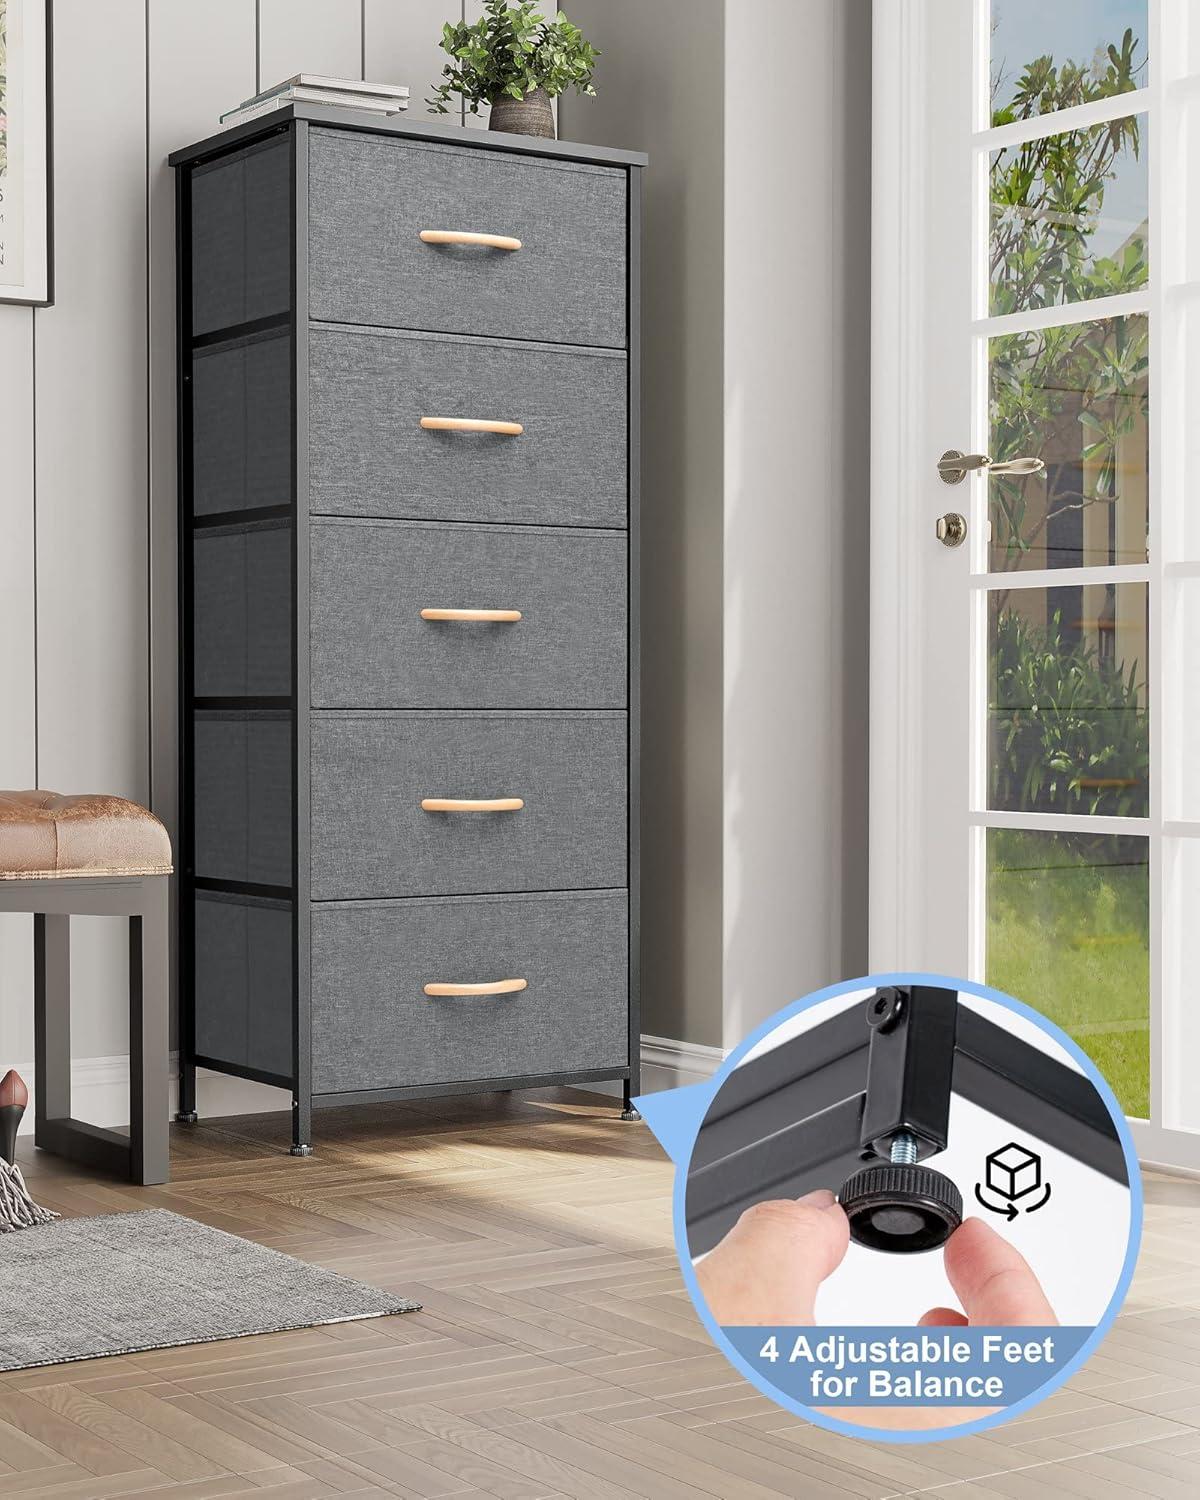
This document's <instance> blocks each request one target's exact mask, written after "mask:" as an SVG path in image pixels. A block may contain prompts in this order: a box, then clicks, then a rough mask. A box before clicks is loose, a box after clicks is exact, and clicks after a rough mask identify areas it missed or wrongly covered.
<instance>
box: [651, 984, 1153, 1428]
mask: <svg viewBox="0 0 1200 1500" xmlns="http://www.w3.org/2000/svg"><path fill="white" fill-rule="evenodd" d="M676 1228H677V1234H678V1235H679V1238H680V1241H681V1243H680V1254H681V1258H682V1259H683V1262H684V1271H685V1277H686V1279H687V1280H688V1284H689V1290H690V1291H691V1293H692V1295H693V1298H694V1299H695V1300H696V1301H697V1304H698V1306H699V1307H700V1309H701V1312H702V1313H703V1314H704V1315H705V1316H706V1320H707V1322H708V1324H709V1327H710V1330H712V1331H713V1333H714V1336H715V1337H716V1338H717V1341H718V1343H719V1344H720V1346H721V1347H722V1348H723V1350H724V1352H725V1353H726V1354H727V1356H728V1357H729V1358H730V1359H731V1360H732V1361H733V1362H734V1363H735V1364H736V1365H737V1366H738V1368H739V1369H741V1370H742V1371H743V1373H745V1374H746V1375H748V1376H749V1377H750V1378H751V1379H752V1380H753V1381H754V1382H755V1384H757V1385H758V1386H759V1387H760V1389H762V1390H763V1391H765V1392H766V1393H767V1394H768V1395H770V1396H772V1397H773V1398H774V1399H775V1400H777V1401H779V1402H780V1403H781V1404H783V1405H786V1406H789V1407H791V1408H792V1409H793V1410H797V1411H800V1412H802V1413H803V1414H805V1415H808V1416H811V1417H813V1418H814V1419H815V1420H817V1421H821V1422H824V1423H825V1424H826V1425H829V1426H832V1427H835V1428H837V1429H838V1430H843V1431H857V1432H862V1433H866V1432H881V1431H886V1432H887V1433H888V1435H889V1437H893V1438H896V1437H900V1436H901V1435H902V1434H906V1435H907V1436H908V1439H909V1440H911V1441H920V1440H928V1439H931V1438H933V1437H937V1436H946V1435H948V1432H949V1431H953V1432H954V1433H955V1434H956V1435H961V1434H962V1432H963V1431H964V1424H971V1425H972V1428H973V1429H978V1428H982V1427H984V1426H990V1425H993V1424H994V1423H996V1422H999V1421H1003V1420H1005V1419H1006V1418H1007V1417H1010V1416H1012V1415H1014V1414H1015V1413H1016V1412H1018V1411H1021V1410H1025V1409H1027V1408H1028V1407H1029V1406H1030V1405H1032V1404H1033V1403H1034V1402H1036V1401H1038V1400H1041V1399H1044V1397H1045V1396H1047V1395H1048V1394H1049V1393H1050V1392H1051V1391H1052V1390H1054V1389H1055V1388H1056V1387H1057V1386H1058V1385H1060V1384H1061V1383H1062V1382H1063V1381H1064V1380H1065V1379H1066V1378H1067V1377H1068V1376H1069V1375H1070V1373H1071V1372H1072V1371H1073V1370H1074V1369H1076V1368H1078V1366H1079V1365H1080V1364H1081V1363H1082V1361H1083V1360H1084V1359H1086V1358H1087V1356H1088V1354H1089V1353H1090V1352H1091V1351H1092V1349H1093V1348H1094V1347H1095V1346H1096V1344H1097V1343H1098V1342H1099V1340H1100V1338H1101V1337H1102V1336H1103V1334H1104V1332H1105V1331H1106V1330H1107V1327H1108V1325H1109V1324H1110V1323H1111V1321H1112V1320H1113V1318H1114V1317H1115V1316H1116V1313H1117V1311H1118V1310H1119V1307H1120V1304H1121V1301H1122V1300H1123V1298H1124V1295H1125V1292H1126V1289H1127V1286H1128V1283H1129V1279H1130V1277H1131V1275H1132V1271H1133V1265H1134V1261H1135V1259H1136V1253H1137V1246H1138V1238H1139V1234H1140V1228H1141V1183H1140V1178H1139V1176H1138V1169H1137V1163H1136V1158H1135V1155H1134V1152H1133V1147H1132V1142H1131V1140H1130V1138H1129V1132H1128V1128H1127V1126H1126V1124H1125V1120H1124V1117H1123V1115H1122V1114H1121V1112H1120V1109H1119V1107H1118V1106H1117V1103H1116V1101H1115V1099H1114V1098H1113V1096H1112V1093H1111V1091H1110V1090H1109V1088H1108V1086H1107V1084H1106V1083H1105V1082H1104V1081H1103V1079H1102V1078H1101V1077H1100V1075H1099V1073H1098V1072H1097V1071H1096V1069H1095V1068H1094V1067H1093V1065H1092V1064H1091V1063H1090V1062H1089V1061H1088V1059H1087V1058H1086V1057H1085V1056H1084V1054H1083V1053H1082V1052H1081V1051H1080V1050H1079V1049H1078V1047H1076V1046H1075V1044H1074V1043H1073V1042H1072V1041H1070V1039H1069V1038H1068V1037H1067V1036H1065V1034H1064V1033H1062V1032H1061V1031H1059V1029H1058V1028H1057V1027H1056V1026H1054V1025H1053V1024H1052V1023H1050V1022H1049V1021H1047V1020H1045V1018H1044V1017H1041V1016H1039V1015H1038V1014H1037V1013H1036V1012H1035V1011H1033V1010H1031V1009H1030V1008H1029V1007H1027V1006H1025V1005H1022V1004H1021V1003H1020V1002H1018V1001H1016V1000H1012V999H1010V998H1008V997H1006V996H1003V995H1000V994H998V993H997V992H995V991H991V990H988V989H985V988H984V987H983V986H979V985H973V984H968V983H966V982H960V981H951V980H945V979H940V978H937V977H935V976H899V975H892V976H882V977H880V978H879V979H878V980H874V981H872V980H868V981H861V982H858V983H856V984H855V985H854V986H849V985H847V986H839V987H837V988H836V989H835V990H833V991H824V992H822V994H821V995H820V996H816V997H813V998H812V999H811V1000H809V1001H800V1002H798V1004H797V1005H795V1006H793V1007H791V1008H790V1009H789V1010H787V1011H783V1012H781V1013H780V1014H779V1016H778V1017H776V1018H775V1019H774V1021H773V1022H768V1023H767V1025H766V1026H765V1027H763V1028H761V1029H760V1031H759V1032H758V1033H756V1035H755V1037H753V1038H751V1039H750V1042H749V1043H747V1044H745V1045H744V1046H743V1047H742V1048H741V1049H739V1050H738V1051H736V1052H735V1053H734V1054H733V1056H732V1057H731V1058H730V1059H729V1060H728V1061H727V1062H726V1064H725V1065H724V1067H723V1068H722V1070H721V1072H720V1073H719V1074H718V1075H717V1079H716V1088H715V1092H714V1093H713V1094H712V1098H711V1102H710V1104H709V1106H708V1109H707V1111H706V1113H705V1115H704V1117H703V1120H702V1122H701V1124H700V1128H699V1130H698V1132H697V1134H696V1138H695V1143H694V1146H693V1148H692V1153H691V1159H690V1161H689V1163H688V1165H687V1170H686V1173H684V1172H681V1173H680V1179H679V1182H678V1184H677V1202H676Z"/></svg>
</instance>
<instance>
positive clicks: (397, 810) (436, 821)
mask: <svg viewBox="0 0 1200 1500" xmlns="http://www.w3.org/2000/svg"><path fill="white" fill-rule="evenodd" d="M626 743H627V723H626V717H625V715H624V714H623V713H609V714H605V713H563V714H476V715H471V714H466V713H427V714H420V713H413V714H408V713H382V712H377V713H350V712H345V713H343V712H329V711H321V712H314V714H313V716H312V761H311V773H312V894H313V897H314V899H315V900H318V901H337V900H351V899H354V898H357V897H372V896H420V895H452V894H471V893H474V892H477V891H545V890H582V889H586V888H589V887H597V886H622V885H624V884H625V883H626V877H627V863H626ZM426 797H464V798H493V797H521V798H524V800H525V806H524V807H523V808H522V809H521V810H520V811H519V812H497V813H441V812H437V813H431V812H425V811H423V810H422V807H421V801H422V799H423V798H426Z"/></svg>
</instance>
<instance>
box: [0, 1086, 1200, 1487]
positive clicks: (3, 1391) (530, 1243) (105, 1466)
mask: <svg viewBox="0 0 1200 1500" xmlns="http://www.w3.org/2000/svg"><path fill="white" fill-rule="evenodd" d="M318 1123H319V1130H318V1143H319V1144H318V1153H319V1154H318V1155H317V1156H315V1157H314V1158H313V1159H311V1160H309V1161H297V1160H293V1159H292V1158H290V1157H288V1156H287V1155H285V1154H281V1148H282V1146H283V1145H284V1143H285V1140H286V1126H287V1122H286V1120H284V1119H283V1117H282V1116H255V1117H248V1118H243V1119H237V1120H223V1121H220V1122H214V1123H211V1124H202V1125H200V1126H199V1127H196V1128H194V1129H193V1130H190V1131H189V1130H186V1129H177V1130H176V1133H175V1139H174V1142H173V1170H174V1181H173V1182H172V1183H171V1185H170V1186H168V1187H163V1188H154V1189H148V1190H135V1189H131V1188H122V1187H120V1186H117V1185H114V1184H112V1183H110V1182H107V1181H104V1180H101V1179H100V1178H98V1177H94V1176H89V1175H88V1174H86V1173H82V1172H79V1171H76V1170H75V1169H71V1168H67V1167H65V1166H64V1165H63V1164H61V1163H56V1162H53V1161H51V1160H48V1159H45V1158H42V1157H38V1158H37V1159H35V1157H34V1153H33V1152H32V1150H31V1149H29V1148H26V1149H25V1150H24V1152H23V1162H24V1165H25V1167H26V1171H27V1175H28V1177H29V1180H30V1184H31V1186H32V1187H33V1189H34V1191H35V1193H36V1194H37V1196H39V1197H40V1198H41V1199H42V1200H43V1201H45V1202H47V1203H49V1204H51V1205H52V1206H54V1207H56V1208H59V1209H61V1210H62V1211H63V1212H64V1213H67V1214H90V1213H106V1212H112V1211H114V1210H120V1209H123V1208H134V1207H146V1206H153V1205H161V1206H163V1207H169V1208H172V1209H174V1210H176V1211H177V1212H179V1213H182V1214H188V1215H191V1216H193V1217H194V1218H197V1219H202V1220H204V1221H205V1222H207V1223H209V1224H215V1225H218V1226H220V1227H221V1228H224V1229H228V1230H231V1231H232V1232H234V1233H236V1234H242V1235H246V1236H249V1237H250V1238H251V1239H256V1240H260V1241H261V1242H262V1243H263V1244H267V1245H273V1246H275V1247H276V1248H278V1249H280V1250H286V1251H289V1252H291V1253H293V1254H295V1255H299V1256H302V1257H304V1258H306V1259H309V1260H313V1261H318V1262H321V1263H322V1264H324V1265H328V1266H332V1267H334V1268H335V1269H337V1270H340V1271H344V1272H346V1273H347V1274H349V1275H352V1276H359V1277H362V1278H363V1279H365V1280H368V1281H373V1282H375V1283H376V1284H378V1285H380V1286H387V1287H394V1288H396V1289H397V1290H400V1291H403V1292H407V1293H409V1294H411V1295H413V1296H415V1297H417V1298H419V1299H420V1300H421V1301H422V1302H423V1303H424V1309H425V1310H424V1311H423V1312H420V1313H413V1314H409V1315H407V1316H405V1317H400V1318H391V1319H384V1320H379V1321H375V1322H366V1323H351V1324H345V1325H342V1326H340V1327H335V1328H327V1329H313V1330H306V1331H303V1332H298V1333H284V1334H269V1335H263V1336H260V1337H257V1338H251V1339H240V1340H233V1341H229V1342H226V1343H221V1344H211V1345H200V1346H196V1347H192V1348H187V1349H172V1350H166V1351H162V1352H159V1353H153V1354H139V1355H131V1356H125V1357H122V1358H114V1359H106V1360H97V1361H91V1362H88V1363H84V1364H76V1365H65V1366H58V1367H51V1368H46V1369H41V1370H35V1371H26V1372H23V1373H19V1374H12V1375H7V1376H0V1495H10V1494H11V1495H22V1496H28V1497H40V1496H51V1495H54V1496H74V1497H78V1500H84V1497H87V1500H92V1497H95V1500H101V1497H105V1496H125V1495H141V1494H156V1495H169V1496H176V1497H183V1496H189V1497H196V1500H198V1497H201V1496H234V1495H241V1496H250V1495H253V1496H261V1497H262V1500H302V1497H308V1496H335V1495H346V1496H365V1495H399V1496H420V1497H434V1496H447V1497H450V1496H453V1497H457V1500H471V1497H476V1496H497V1497H500V1500H535V1497H553V1496H572V1497H577V1500H600V1497H624V1496H645V1497H649V1500H659V1497H664V1500H682V1497H684V1496H701V1497H714V1496H715V1497H718V1500H742V1497H745V1500H768V1497H772V1500H774V1497H779V1496H786V1497H804V1500H807V1497H809V1496H812V1497H842V1496H864V1497H871V1496H876V1497H884V1496H895V1495H909V1494H917V1493H920V1494H925V1493H928V1492H930V1491H935V1492H937V1493H938V1494H943V1493H944V1494H945V1495H946V1496H947V1497H948V1500H959V1497H962V1500H966V1497H968V1496H970V1497H992V1496H1008V1497H1016V1500H1026V1497H1042V1496H1046V1495H1053V1494H1063V1495H1066V1496H1082V1497H1097V1500H1101V1497H1103V1500H1124V1497H1127V1496H1131V1495H1135V1496H1141V1495H1147V1496H1156V1497H1162V1500H1171V1497H1178V1500H1194V1497H1195V1496H1196V1495H1197V1494H1200V1248H1198V1243H1200V1240H1198V1237H1200V1184H1192V1183H1183V1182H1178V1181H1175V1180H1171V1179H1166V1178H1155V1179H1152V1180H1151V1181H1150V1182H1149V1184H1148V1198H1149V1199H1150V1206H1149V1210H1148V1214H1147V1229H1146V1238H1145V1245H1144V1249H1143V1254H1142V1261H1141V1267H1140V1271H1139V1277H1138V1282H1137V1286H1136V1289H1135V1293H1134V1295H1133V1297H1132V1298H1131V1300H1130V1302H1129V1304H1128V1310H1127V1312H1126V1315H1125V1316H1124V1317H1123V1318H1122V1320H1121V1322H1120V1324H1119V1326H1118V1328H1117V1330H1116V1331H1115V1332H1114V1333H1113V1335H1112V1336H1111V1337H1110V1339H1109V1340H1108V1342H1107V1343H1106V1345H1105V1346H1104V1348H1103V1350H1102V1351H1101V1353H1100V1354H1099V1356H1098V1357H1096V1358H1095V1359H1093V1360H1092V1361H1091V1363H1090V1364H1089V1365H1088V1367H1087V1368H1086V1370H1085V1371H1084V1372H1082V1374H1081V1375H1080V1377H1079V1378H1078V1379H1077V1380H1076V1381H1075V1382H1074V1383H1073V1385H1072V1386H1071V1388H1070V1389H1069V1390H1065V1391H1063V1392H1060V1393H1059V1394H1058V1395H1056V1396H1054V1397H1051V1398H1050V1400H1049V1401H1047V1402H1046V1403H1044V1404H1043V1405H1042V1406H1040V1407H1039V1408H1038V1409H1037V1410H1036V1412H1034V1413H1033V1414H1032V1415H1030V1416H1028V1417H1026V1418H1025V1419H1023V1420H1020V1421H1017V1422H1014V1423H1011V1424H1009V1425H1008V1426H1005V1427H1002V1428H1000V1429H998V1430H996V1431H994V1432H992V1433H989V1434H987V1435H986V1436H983V1437H974V1438H964V1439H961V1440H958V1441H955V1442H950V1443H942V1444H937V1445H935V1446H932V1447H923V1448H913V1447H907V1448H906V1447H902V1446H899V1445H894V1444H893V1445H888V1444H871V1443H864V1442H860V1441H855V1440H853V1439H846V1438H841V1437H837V1436H834V1435H831V1434H829V1433H826V1432H824V1431H822V1430H821V1429H820V1428H817V1427H813V1426H811V1425H809V1424H807V1423H805V1422H802V1421H799V1420H798V1419H796V1418H795V1417H793V1416H791V1415H790V1414H789V1413H787V1412H784V1411H781V1410H780V1409H778V1408H777V1407H775V1406H774V1405H772V1403H770V1402H769V1401H766V1400H765V1399H763V1398H762V1397H760V1396H758V1395H757V1394H756V1393H755V1392H754V1391H753V1390H752V1389H751V1388H750V1387H749V1386H747V1385H746V1384H745V1383H744V1382H743V1381H742V1380H741V1379H740V1377H738V1376H737V1375H736V1374H735V1373H734V1372H733V1371H732V1370H731V1369H730V1368H729V1366H728V1365H726V1363H725V1361H724V1360H723V1359H722V1357H721V1356H720V1355H719V1354H717V1353H716V1352H715V1351H714V1350H713V1349H712V1347H711V1346H710V1344H709V1342H708V1340H707V1338H706V1336H705V1334H704V1332H703V1330H702V1329H701V1327H700V1325H699V1323H698V1322H697V1320H696V1318H695V1317H694V1315H693V1313H692V1310H691V1306H690V1304H689V1302H688V1300H687V1297H686V1294H685V1293H684V1292H683V1290H682V1287H681V1283H680V1279H679V1275H678V1271H677V1269H676V1265H675V1259H674V1252H673V1250H672V1246H671V1233H670V1211H669V1197H670V1187H671V1170H670V1168H669V1167H668V1165H667V1164H666V1162H665V1160H664V1158H663V1156H662V1154H661V1152H660V1151H659V1149H658V1147H657V1146H656V1144H655V1143H654V1141H653V1139H652V1138H651V1136H650V1134H649V1132H648V1131H647V1130H646V1129H645V1127H643V1126H638V1125H623V1124H622V1123H621V1122H620V1121H619V1120H618V1119H617V1118H616V1115H615V1111H614V1110H613V1108H612V1105H611V1102H609V1101H603V1102H601V1101H598V1100H593V1099H589V1098H588V1097H587V1096H584V1095H580V1094H571V1093H566V1092H564V1093H561V1094H555V1093H552V1092H543V1093H539V1094H530V1095H524V1096H522V1095H510V1096H490V1097H486V1098H479V1099H466V1100H447V1101H431V1102H426V1103H421V1104H413V1105H408V1106H403V1107H399V1106H389V1107H387V1108H383V1107H380V1108H372V1109H362V1110H358V1111H344V1112H339V1113H331V1114H326V1115H322V1116H319V1117H318Z"/></svg>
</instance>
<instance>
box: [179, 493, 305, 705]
mask: <svg viewBox="0 0 1200 1500" xmlns="http://www.w3.org/2000/svg"><path fill="white" fill-rule="evenodd" d="M193 556H194V561H195V572H194V574H193V584H192V617H193V652H194V658H193V659H194V663H195V665H194V674H195V675H194V689H193V690H194V692H195V694H196V696H197V697H198V698H209V697H213V698H228V697H233V696H235V695H237V694H245V693H249V694H253V695H270V696H282V697H287V696H288V695H290V693H291V691H292V528H291V527H290V525H288V524H287V523H285V522H278V523H265V522H259V523H258V524H257V525H256V526H255V527H254V528H253V529H246V530H238V531H233V530H226V529H225V528H220V529H217V530H215V531H200V532H197V534H196V539H195V544H194V553H193Z"/></svg>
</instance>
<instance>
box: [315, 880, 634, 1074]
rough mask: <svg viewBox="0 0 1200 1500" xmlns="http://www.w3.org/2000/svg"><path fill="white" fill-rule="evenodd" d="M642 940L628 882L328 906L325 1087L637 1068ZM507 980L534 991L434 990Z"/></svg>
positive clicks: (322, 946)
mask: <svg viewBox="0 0 1200 1500" xmlns="http://www.w3.org/2000/svg"><path fill="white" fill-rule="evenodd" d="M628 947H629V943H628V898H627V893H626V892H625V891H601V892H569V893H557V894H554V893H552V894H543V895H537V896H526V897H520V896H504V897H492V898H488V897H483V898H474V899H461V900H454V899H450V900H444V901H402V902H388V903H383V904H365V905H351V906H341V905H334V906H317V907H314V908H313V915H312V950H313V966H312V983H313V1086H314V1088H315V1090H316V1091H317V1092H318V1093H321V1092H325V1093H331V1092H341V1091H348V1090H352V1089H369V1088H398V1087H403V1086H405V1085H416V1084H422V1083H442V1082H449V1081H455V1080H460V1079H461V1080H468V1079H475V1078H503V1077H516V1076H520V1075H522V1074H525V1075H530V1076H533V1075H536V1074H539V1073H554V1072H573V1071H582V1070H586V1069H589V1068H620V1067H624V1066H625V1065H626V1064H627V1063H628V1061H629V1037H628V1019H627V1003H628V1002H627V995H628V980H627V974H628V967H627V966H628V957H629V953H628ZM499 979H525V980H526V981H527V986H528V987H527V988H526V989H524V990H522V991H521V992H520V993H518V994H511V995H474V996H463V997H459V996H455V997H439V998H436V999H434V998H431V997H430V996H428V995H426V994H425V993H424V989H423V987H424V985H425V984H427V983H452V984H472V983H480V984H483V983H489V982H492V981H495V980H499Z"/></svg>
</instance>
